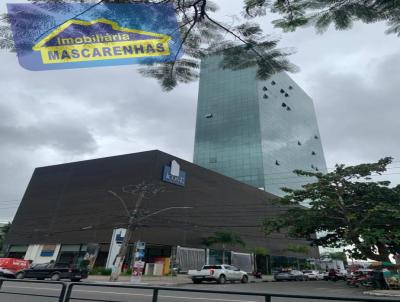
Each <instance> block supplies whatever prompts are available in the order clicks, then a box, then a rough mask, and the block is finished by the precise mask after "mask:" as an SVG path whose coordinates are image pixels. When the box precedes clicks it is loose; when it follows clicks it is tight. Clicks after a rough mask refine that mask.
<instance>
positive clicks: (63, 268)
mask: <svg viewBox="0 0 400 302" xmlns="http://www.w3.org/2000/svg"><path fill="white" fill-rule="evenodd" d="M87 276H88V270H87V269H81V268H75V267H71V266H70V265H68V264H63V263H56V264H54V263H43V264H36V265H33V266H31V267H30V268H28V269H24V270H22V271H19V272H18V273H17V274H16V275H15V277H16V278H17V279H24V278H36V279H38V280H44V279H46V278H50V279H51V280H53V281H58V280H60V279H70V280H71V281H73V282H78V281H80V280H81V279H85V278H87Z"/></svg>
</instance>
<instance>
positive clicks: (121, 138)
mask: <svg viewBox="0 0 400 302" xmlns="http://www.w3.org/2000/svg"><path fill="white" fill-rule="evenodd" d="M8 2H12V1H8ZM18 2H23V1H21V0H20V1H18ZM216 2H217V3H218V4H219V6H220V8H221V10H220V12H219V13H218V14H217V15H218V18H219V19H224V20H226V21H228V22H232V20H234V19H233V18H232V15H234V14H236V15H239V13H240V10H241V7H242V1H239V0H235V1H232V0H217V1H216ZM0 12H5V4H4V2H3V1H1V4H0ZM272 19H273V17H272V16H268V17H265V18H263V19H262V27H263V28H264V29H265V31H266V32H267V33H269V34H271V35H273V37H280V38H281V39H282V40H281V44H280V45H281V46H282V47H293V48H295V49H296V54H294V55H292V56H291V61H292V62H293V63H295V64H296V65H298V66H299V67H300V69H301V70H300V72H299V73H296V74H293V75H291V76H292V77H293V79H294V80H295V81H296V82H297V83H298V84H299V85H300V86H301V87H302V88H303V89H304V90H305V91H306V92H307V93H308V94H309V95H310V96H311V97H312V98H313V99H314V103H315V107H316V112H317V118H318V121H319V127H320V132H321V136H322V143H323V147H324V151H325V156H326V160H327V165H328V167H333V166H334V164H335V163H345V164H356V163H361V162H371V161H376V160H378V159H379V158H381V157H384V156H393V157H395V161H397V163H396V162H395V163H394V164H393V165H392V166H391V169H390V170H388V172H387V174H388V175H384V176H382V177H379V179H390V180H392V181H393V183H395V184H397V183H400V169H399V168H400V140H399V139H398V132H399V129H400V118H399V113H400V102H399V97H398V86H399V83H400V49H399V45H400V38H398V37H396V36H394V35H385V34H384V30H385V24H383V23H375V24H373V25H363V24H356V25H355V26H354V28H353V29H352V30H349V31H340V32H338V31H335V30H329V31H328V32H327V33H325V34H324V35H318V34H316V33H315V31H314V30H313V29H312V28H308V29H302V30H299V31H297V32H295V33H290V34H286V33H282V32H281V31H280V30H277V29H274V28H272V26H271V24H270V21H271V20H272ZM197 88H198V83H192V84H189V85H180V86H179V87H178V88H177V89H175V90H174V91H172V92H168V93H166V92H163V91H162V90H161V88H160V87H159V85H158V83H157V82H156V81H155V80H153V79H147V78H143V77H141V76H140V75H139V74H138V73H137V72H136V67H135V66H132V65H131V66H121V67H104V68H91V69H75V70H58V71H44V72H31V71H27V70H24V69H23V68H22V67H20V66H19V64H18V61H17V58H16V56H15V54H10V53H7V52H5V51H1V50H0V91H1V95H0V138H1V144H0V221H8V220H11V219H12V217H13V216H14V213H15V211H16V209H17V206H18V204H19V201H20V200H21V198H22V195H23V193H24V191H25V189H26V186H27V184H28V182H29V180H30V177H31V175H32V172H33V170H34V168H35V167H38V166H45V165H52V164H58V163H63V162H70V161H76V160H83V159H89V158H96V157H103V156H111V155H117V154H125V153H133V152H138V151H144V150H151V149H159V150H162V151H165V152H168V153H171V154H174V155H176V156H179V157H181V158H184V159H186V160H189V161H191V160H192V155H193V141H194V127H195V115H196V102H197Z"/></svg>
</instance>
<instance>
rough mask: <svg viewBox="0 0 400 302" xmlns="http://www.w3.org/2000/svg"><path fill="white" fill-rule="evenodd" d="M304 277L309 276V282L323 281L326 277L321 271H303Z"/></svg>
mask: <svg viewBox="0 0 400 302" xmlns="http://www.w3.org/2000/svg"><path fill="white" fill-rule="evenodd" d="M303 274H304V276H307V278H308V280H323V279H324V275H323V274H322V273H320V272H319V271H314V270H306V271H303Z"/></svg>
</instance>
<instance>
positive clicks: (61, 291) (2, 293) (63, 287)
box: [0, 279, 67, 302]
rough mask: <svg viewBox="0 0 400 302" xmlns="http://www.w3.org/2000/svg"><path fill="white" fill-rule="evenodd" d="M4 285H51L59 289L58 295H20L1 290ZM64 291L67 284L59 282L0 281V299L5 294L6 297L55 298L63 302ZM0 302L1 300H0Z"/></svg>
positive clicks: (19, 293)
mask: <svg viewBox="0 0 400 302" xmlns="http://www.w3.org/2000/svg"><path fill="white" fill-rule="evenodd" d="M5 283H30V284H52V285H61V288H60V293H59V294H58V295H44V294H34V293H21V292H15V291H5V290H3V286H4V284H5ZM6 287H7V286H6ZM66 291H67V284H65V283H64V282H60V281H35V280H15V279H0V297H1V295H4V294H7V295H17V296H29V297H43V298H57V299H58V302H63V301H64V298H65V293H66ZM0 301H1V298H0Z"/></svg>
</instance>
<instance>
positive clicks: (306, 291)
mask: <svg viewBox="0 0 400 302" xmlns="http://www.w3.org/2000/svg"><path fill="white" fill-rule="evenodd" d="M178 287H179V288H182V289H204V290H222V291H225V290H226V291H232V292H234V291H249V292H268V293H274V294H293V295H296V294H297V295H316V296H325V297H329V296H337V297H344V298H371V297H369V296H365V295H363V294H362V292H363V291H364V290H365V289H359V288H350V287H348V286H346V284H345V283H344V282H336V283H335V282H327V281H315V282H262V283H249V284H237V283H236V284H225V285H217V284H200V285H192V284H185V285H180V286H178ZM165 288H166V289H168V288H171V287H170V286H166V287H165ZM4 291H7V292H12V293H20V294H21V293H24V294H34V295H49V296H57V294H58V293H59V292H60V286H59V285H52V284H40V285H39V284H32V283H24V284H22V283H20V284H18V283H14V282H5V283H4V285H3V286H2V289H1V292H4ZM1 292H0V301H1V302H28V301H29V302H54V301H58V300H57V298H55V297H52V298H49V297H43V296H23V295H15V294H10V293H8V294H5V293H4V294H1ZM72 298H74V299H72V301H88V300H89V299H90V300H89V301H99V302H100V301H109V302H112V301H121V302H128V301H130V302H131V301H135V302H136V301H137V302H150V301H152V290H150V289H149V290H147V289H127V288H112V287H98V286H96V287H91V286H85V285H83V284H82V285H79V286H77V287H76V288H75V289H74V290H73V295H72ZM92 299H93V300H92ZM384 299H385V300H386V299H387V300H392V301H395V300H397V301H398V298H384ZM158 301H160V302H172V301H179V302H195V301H197V302H210V301H211V302H212V301H215V302H258V301H260V302H261V301H264V299H263V298H262V297H256V296H240V295H234V294H230V295H227V294H209V293H195V292H177V291H170V290H160V292H159V299H158ZM272 301H277V302H283V301H293V302H303V301H309V300H306V299H290V298H272ZM314 301H327V300H322V299H316V300H314Z"/></svg>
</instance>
